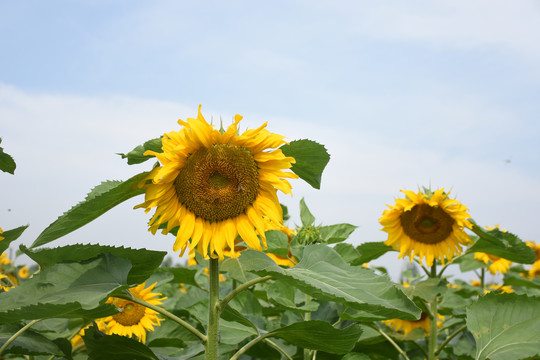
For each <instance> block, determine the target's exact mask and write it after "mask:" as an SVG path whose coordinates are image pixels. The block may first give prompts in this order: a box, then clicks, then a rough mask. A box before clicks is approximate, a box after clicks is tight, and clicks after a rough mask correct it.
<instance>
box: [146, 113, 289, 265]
mask: <svg viewBox="0 0 540 360" xmlns="http://www.w3.org/2000/svg"><path fill="white" fill-rule="evenodd" d="M241 119H242V116H240V115H236V116H235V117H234V122H233V123H232V124H231V125H230V126H229V127H228V129H227V131H224V130H222V131H219V130H217V129H215V128H214V126H213V125H210V124H208V123H207V122H206V120H205V119H204V117H203V116H202V114H201V107H200V106H199V112H198V116H197V118H196V119H191V118H189V119H187V121H182V120H178V123H179V124H180V125H181V126H183V127H182V128H181V129H180V130H179V131H171V132H169V133H166V134H165V135H163V139H162V150H163V152H162V153H158V152H154V151H147V152H145V154H146V155H153V156H155V157H156V158H157V159H158V160H159V162H160V163H161V166H159V167H157V168H155V169H154V170H152V172H151V173H150V174H149V176H148V177H147V181H146V183H145V185H144V186H143V187H144V188H145V189H146V194H145V202H144V203H142V204H140V205H138V206H137V207H144V208H145V209H146V212H149V211H150V209H151V208H153V207H155V208H156V211H155V213H154V216H153V217H152V218H151V219H150V222H149V227H150V229H149V230H150V231H151V232H152V233H153V234H155V232H156V231H157V230H158V228H162V229H163V231H162V232H163V233H164V234H167V233H168V232H170V231H171V230H172V229H173V228H178V232H177V235H176V241H175V243H174V246H173V250H174V251H178V250H181V254H180V255H182V254H183V253H184V251H185V249H186V247H187V245H188V243H189V246H190V251H194V249H195V248H196V249H197V251H198V252H199V253H200V254H201V255H202V256H204V257H205V258H207V257H208V256H211V257H219V259H223V250H224V249H225V248H226V247H229V248H230V249H234V240H235V239H236V237H237V236H240V237H241V238H242V239H243V240H244V242H245V243H246V244H247V245H248V246H249V247H250V248H252V249H255V250H262V247H261V243H262V246H264V247H265V248H266V238H265V235H264V231H265V225H266V224H265V222H264V220H263V218H264V217H267V218H269V219H270V220H271V221H272V222H274V223H277V224H282V210H281V206H280V204H279V201H278V198H277V194H276V193H277V190H281V191H282V192H284V193H286V194H289V193H291V185H290V184H289V182H288V181H287V180H286V179H285V178H297V177H298V176H297V175H296V174H294V173H291V172H284V171H282V170H283V169H289V168H290V167H291V166H292V164H293V163H294V162H295V160H294V158H292V157H286V156H285V155H284V154H283V152H282V151H281V150H280V149H278V148H279V147H280V146H281V145H283V144H286V142H285V141H284V140H283V139H284V137H283V136H281V135H278V134H273V133H271V132H269V131H268V130H266V129H265V127H266V123H265V124H263V125H262V126H260V127H258V128H256V129H251V130H247V131H245V132H244V133H243V134H241V135H238V123H239V122H240V120H241Z"/></svg>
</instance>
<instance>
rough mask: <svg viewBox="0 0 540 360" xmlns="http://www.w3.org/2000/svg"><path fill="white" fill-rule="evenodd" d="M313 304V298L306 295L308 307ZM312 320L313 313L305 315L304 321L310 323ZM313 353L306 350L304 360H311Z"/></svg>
mask: <svg viewBox="0 0 540 360" xmlns="http://www.w3.org/2000/svg"><path fill="white" fill-rule="evenodd" d="M310 302H311V296H309V295H307V294H306V305H308V304H309V303H310ZM310 320H311V313H310V312H309V311H308V312H306V314H305V315H304V321H310ZM310 358H311V351H310V350H309V349H304V360H311V359H310Z"/></svg>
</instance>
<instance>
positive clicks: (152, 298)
mask: <svg viewBox="0 0 540 360" xmlns="http://www.w3.org/2000/svg"><path fill="white" fill-rule="evenodd" d="M156 284H157V283H154V284H152V285H150V286H149V287H147V288H145V283H142V284H140V285H139V286H136V287H134V288H131V289H129V291H130V292H131V295H133V296H134V297H136V298H137V299H140V300H144V301H146V302H148V303H150V304H153V305H160V304H161V301H162V300H165V299H166V298H158V296H161V294H160V293H152V292H151V291H152V289H154V287H155V286H156ZM107 303H110V304H113V305H114V306H116V307H117V308H118V309H120V312H119V313H118V314H116V315H112V316H108V317H105V318H103V322H104V324H105V325H104V328H105V330H104V332H105V333H106V334H108V335H110V334H117V335H121V336H129V337H132V336H133V335H135V336H136V337H137V339H138V340H139V341H140V342H142V343H144V342H145V341H146V332H147V331H154V326H159V325H160V324H161V321H162V320H163V319H160V318H159V317H158V316H157V312H155V311H154V310H152V309H149V308H147V307H145V306H142V305H139V304H136V303H134V302H131V301H129V300H124V299H119V298H115V297H111V298H109V299H108V300H107Z"/></svg>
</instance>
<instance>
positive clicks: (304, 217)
mask: <svg viewBox="0 0 540 360" xmlns="http://www.w3.org/2000/svg"><path fill="white" fill-rule="evenodd" d="M300 220H301V221H302V226H309V225H313V224H314V223H315V216H313V214H312V213H311V211H309V208H308V207H307V205H306V202H305V201H304V198H302V199H301V200H300Z"/></svg>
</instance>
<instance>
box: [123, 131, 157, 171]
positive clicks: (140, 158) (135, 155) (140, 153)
mask: <svg viewBox="0 0 540 360" xmlns="http://www.w3.org/2000/svg"><path fill="white" fill-rule="evenodd" d="M161 147H162V145H161V137H158V138H155V139H152V140H148V141H147V142H145V143H144V144H142V145H139V146H137V147H136V148H135V149H133V150H131V151H130V152H128V153H127V154H121V153H119V154H118V155H120V156H121V157H122V159H125V158H127V163H128V164H129V165H133V164H140V163H143V162H145V161H146V160H148V159H151V158H152V157H153V156H150V155H144V153H145V151H147V150H152V151H155V152H157V153H162V152H163V150H162V148H161Z"/></svg>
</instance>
